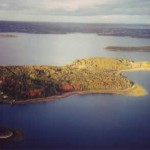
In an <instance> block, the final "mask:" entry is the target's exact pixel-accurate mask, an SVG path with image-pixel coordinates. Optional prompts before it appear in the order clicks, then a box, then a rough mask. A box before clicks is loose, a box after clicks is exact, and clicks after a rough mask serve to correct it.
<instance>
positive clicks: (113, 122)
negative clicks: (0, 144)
mask: <svg viewBox="0 0 150 150" xmlns="http://www.w3.org/2000/svg"><path fill="white" fill-rule="evenodd" d="M126 75H128V77H129V78H130V79H132V78H133V79H134V81H136V82H138V83H140V84H142V85H143V86H145V88H146V89H147V90H148V92H150V83H148V82H146V81H144V82H143V79H145V80H148V79H149V75H150V72H149V73H148V72H140V73H139V74H138V76H137V73H126ZM135 76H136V77H135ZM149 108H150V99H149V96H145V97H130V96H119V95H103V94H97V95H84V96H79V95H74V96H70V97H68V98H63V99H60V100H56V101H53V102H48V103H39V104H30V105H19V106H18V105H0V115H1V117H0V121H1V123H2V124H3V125H7V126H8V125H9V126H11V127H14V128H19V129H21V130H23V132H24V140H23V141H21V142H16V143H9V144H8V143H7V145H4V147H5V148H7V149H22V148H23V149H50V148H51V149H67V148H68V149H73V148H75V149H77V148H79V149H105V148H110V149H116V148H118V149H123V148H125V149H129V148H136V149H138V148H139V149H144V148H148V149H149V148H150V143H149V141H150V120H149V118H150V109H149Z"/></svg>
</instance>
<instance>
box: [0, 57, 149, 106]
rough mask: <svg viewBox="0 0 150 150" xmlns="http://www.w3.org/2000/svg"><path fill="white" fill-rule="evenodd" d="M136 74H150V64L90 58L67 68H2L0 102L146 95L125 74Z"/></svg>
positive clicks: (0, 74) (0, 69)
mask: <svg viewBox="0 0 150 150" xmlns="http://www.w3.org/2000/svg"><path fill="white" fill-rule="evenodd" d="M132 70H150V62H134V61H132V60H126V59H119V58H86V59H80V60H76V61H74V62H73V63H72V64H68V65H65V66H0V99H1V102H4V103H15V104H26V103H34V102H43V101H50V100H54V99H58V98H62V97H66V96H69V95H73V94H89V93H107V94H122V95H132V96H144V95H146V94H147V93H146V91H145V90H144V88H143V87H142V86H140V85H138V84H136V83H134V82H133V81H130V80H129V79H128V78H126V77H125V76H123V75H122V73H121V72H122V71H132Z"/></svg>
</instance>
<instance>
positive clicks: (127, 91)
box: [4, 84, 147, 104]
mask: <svg viewBox="0 0 150 150" xmlns="http://www.w3.org/2000/svg"><path fill="white" fill-rule="evenodd" d="M137 89H140V90H142V94H140V93H137V92H136V90H137ZM87 94H118V95H126V96H145V95H147V92H146V91H145V89H143V88H142V87H141V86H139V85H138V84H134V85H133V86H132V87H131V88H127V89H124V90H96V91H74V92H67V93H63V94H62V95H56V96H49V97H45V98H34V99H28V100H20V101H15V102H13V103H12V104H33V103H39V102H49V101H54V100H58V99H62V98H65V97H69V96H73V95H87ZM4 103H5V102H4ZM6 103H8V102H6Z"/></svg>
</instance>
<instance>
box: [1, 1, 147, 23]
mask: <svg viewBox="0 0 150 150" xmlns="http://www.w3.org/2000/svg"><path fill="white" fill-rule="evenodd" d="M0 20H11V21H12V20H14V21H44V22H45V21H46V22H85V23H87V22H88V23H140V24H150V0H0Z"/></svg>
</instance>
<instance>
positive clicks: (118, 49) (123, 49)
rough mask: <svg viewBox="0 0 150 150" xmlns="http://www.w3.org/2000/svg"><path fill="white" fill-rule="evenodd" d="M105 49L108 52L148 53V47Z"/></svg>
mask: <svg viewBox="0 0 150 150" xmlns="http://www.w3.org/2000/svg"><path fill="white" fill-rule="evenodd" d="M105 49H106V50H110V51H130V52H132V51H138V52H150V46H138V47H123V46H108V47H106V48H105Z"/></svg>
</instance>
